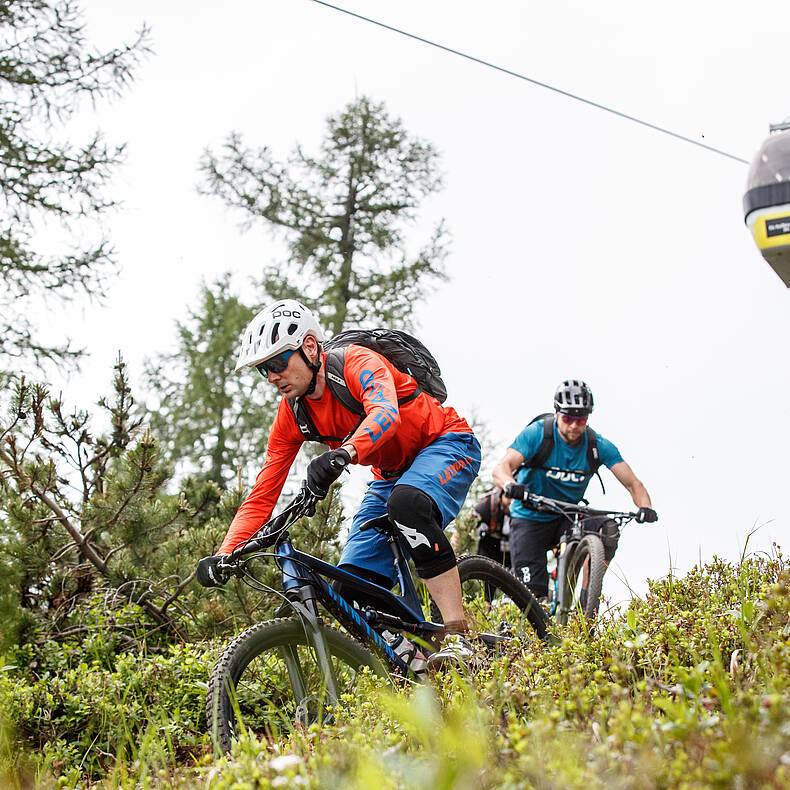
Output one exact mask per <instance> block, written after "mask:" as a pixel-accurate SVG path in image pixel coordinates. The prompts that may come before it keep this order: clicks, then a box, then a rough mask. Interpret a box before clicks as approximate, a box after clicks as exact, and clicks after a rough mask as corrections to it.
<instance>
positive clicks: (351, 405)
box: [288, 346, 422, 444]
mask: <svg viewBox="0 0 790 790" xmlns="http://www.w3.org/2000/svg"><path fill="white" fill-rule="evenodd" d="M346 348H347V346H342V347H341V348H332V349H330V350H329V351H327V352H326V358H325V363H324V376H325V377H326V383H327V386H328V387H329V391H330V392H331V393H332V396H333V397H334V398H335V400H337V401H338V402H339V403H340V405H341V406H343V408H345V409H348V410H349V411H350V412H351V413H352V414H357V415H359V420H357V424H356V425H355V426H354V427H353V428H352V429H351V431H350V432H349V433H348V434H347V435H346V436H322V435H321V434H320V433H319V432H318V429H317V428H316V427H315V423H314V422H313V420H312V418H311V417H310V414H309V412H308V411H307V407H306V406H305V404H304V402H303V399H302V398H289V399H288V405H289V406H290V407H291V412H292V413H293V415H294V420H295V421H296V427H297V428H298V429H299V432H300V433H301V434H302V436H303V437H304V440H305V441H306V442H321V443H322V444H326V443H327V442H344V441H345V440H346V439H348V438H349V437H350V436H351V435H353V433H354V432H355V431H356V430H357V428H359V426H360V425H361V424H362V422H363V420H364V419H365V417H366V416H367V415H366V413H365V407H364V406H363V405H362V404H361V403H360V402H359V401H358V400H357V399H356V398H355V397H354V396H353V395H352V394H351V392H350V391H349V389H348V384H346V379H345V375H344V370H345V364H346ZM421 392H422V389H421V388H420V385H419V384H418V385H417V387H416V388H415V390H414V392H410V393H409V394H408V395H406V396H404V397H403V398H398V406H403V404H405V403H410V402H411V401H413V400H414V399H415V398H416V397H417V396H418V395H419V394H420V393H421Z"/></svg>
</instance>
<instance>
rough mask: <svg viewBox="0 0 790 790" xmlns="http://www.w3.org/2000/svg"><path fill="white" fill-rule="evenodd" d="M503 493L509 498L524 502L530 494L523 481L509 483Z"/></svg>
mask: <svg viewBox="0 0 790 790" xmlns="http://www.w3.org/2000/svg"><path fill="white" fill-rule="evenodd" d="M502 493H503V494H504V495H505V496H506V497H507V498H508V499H518V500H520V501H522V502H523V501H524V500H525V499H526V498H527V497H528V496H529V491H528V490H527V487H526V486H525V485H522V484H521V483H508V484H507V485H506V486H505V488H504V490H503V491H502Z"/></svg>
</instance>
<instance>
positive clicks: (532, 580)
mask: <svg viewBox="0 0 790 790" xmlns="http://www.w3.org/2000/svg"><path fill="white" fill-rule="evenodd" d="M561 529H562V524H561V521H560V519H552V520H551V521H537V520H534V519H528V518H513V519H511V520H510V561H511V563H512V568H513V573H514V574H515V576H516V578H517V579H518V580H519V581H521V582H523V583H524V584H526V585H527V587H529V589H530V590H531V591H532V593H533V595H534V596H535V597H536V598H543V597H546V596H548V594H549V573H548V570H547V568H546V552H547V551H548V550H549V549H550V548H552V546H555V545H556V544H557V540H558V539H559V537H560V532H561Z"/></svg>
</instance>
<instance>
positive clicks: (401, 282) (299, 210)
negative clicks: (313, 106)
mask: <svg viewBox="0 0 790 790" xmlns="http://www.w3.org/2000/svg"><path fill="white" fill-rule="evenodd" d="M437 159H438V157H437V154H436V152H435V151H434V149H433V147H432V146H431V145H430V144H428V143H426V142H424V141H422V140H419V139H417V138H414V137H412V136H410V135H409V134H408V133H407V132H406V130H405V129H404V127H403V124H402V123H401V121H400V120H398V119H395V118H392V117H390V116H389V115H388V113H387V112H386V110H385V108H384V105H383V104H376V103H374V102H372V101H371V100H370V99H368V98H365V97H363V98H361V99H359V100H357V101H355V102H353V103H351V104H349V105H348V106H347V107H346V108H345V109H344V110H343V111H342V112H341V113H339V114H338V115H336V116H332V117H330V118H329V119H328V121H327V133H326V136H325V139H324V142H323V144H322V146H321V153H320V156H319V157H317V158H314V157H311V156H308V155H307V154H305V153H304V151H303V150H302V149H301V148H300V147H297V148H296V150H295V151H294V152H293V154H292V155H291V156H290V158H289V159H288V161H287V162H285V163H281V162H278V161H277V160H276V159H275V158H274V157H273V155H272V153H271V151H270V150H269V149H268V148H266V147H263V148H260V149H258V150H253V149H250V148H247V147H246V146H245V145H244V144H243V142H242V138H241V135H239V134H237V133H233V134H231V135H230V136H229V138H228V140H227V142H226V144H225V146H224V147H223V149H222V152H221V153H220V154H214V153H213V152H212V151H211V150H207V151H206V152H205V154H204V156H203V158H202V160H201V163H200V169H201V172H202V174H203V177H204V180H203V185H202V187H201V191H202V192H203V193H204V194H206V195H213V196H216V197H219V198H220V199H221V200H222V201H223V202H224V203H226V204H227V205H229V206H231V207H233V208H236V209H239V211H241V212H243V214H244V216H245V224H246V225H251V224H252V223H254V222H257V221H258V220H262V221H263V222H264V223H265V224H266V225H268V226H269V227H271V228H272V229H273V230H281V231H282V232H283V233H284V235H285V238H286V239H287V240H288V248H289V252H290V259H289V261H288V263H286V264H282V265H276V266H267V267H265V268H264V273H263V282H262V285H263V288H264V290H265V291H266V292H267V293H271V294H274V295H276V296H277V297H289V296H290V297H294V298H298V299H301V300H304V301H306V302H307V303H308V304H311V305H315V306H316V309H317V311H318V313H319V315H320V316H321V318H322V321H323V323H324V326H325V327H326V329H328V330H329V332H330V333H331V334H334V333H337V332H339V331H340V330H341V329H342V328H343V327H345V326H349V325H355V326H375V325H389V326H395V327H402V328H409V327H410V326H411V325H412V322H413V312H414V309H415V306H416V304H417V302H418V301H419V300H420V299H421V298H422V297H423V296H424V294H425V291H426V289H427V287H428V285H429V283H430V282H431V281H435V280H437V279H441V278H442V277H444V273H443V261H444V257H445V255H446V251H445V231H444V227H443V224H442V223H441V222H440V223H439V224H438V225H437V227H436V228H435V230H434V232H433V234H432V236H431V238H430V240H429V241H428V243H427V244H426V246H425V247H424V248H423V249H422V250H421V251H420V252H419V253H418V254H417V255H415V256H412V257H410V256H409V255H408V253H407V250H406V241H405V230H406V228H407V227H408V225H409V224H410V223H412V222H413V221H414V220H415V218H416V211H417V208H418V206H419V205H420V202H421V200H422V199H423V198H425V197H426V196H428V195H430V194H432V193H434V192H436V191H437V190H438V189H439V188H440V186H441V177H440V174H439V172H438V166H437Z"/></svg>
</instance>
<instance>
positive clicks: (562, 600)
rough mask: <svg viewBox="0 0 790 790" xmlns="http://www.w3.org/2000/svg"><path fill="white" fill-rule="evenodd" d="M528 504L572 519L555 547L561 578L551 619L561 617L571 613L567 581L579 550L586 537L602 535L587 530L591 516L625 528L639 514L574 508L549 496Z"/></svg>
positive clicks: (557, 581)
mask: <svg viewBox="0 0 790 790" xmlns="http://www.w3.org/2000/svg"><path fill="white" fill-rule="evenodd" d="M526 502H527V504H528V506H529V507H532V508H534V509H535V510H538V511H542V512H544V513H554V514H555V515H557V516H561V517H563V518H565V519H567V520H568V522H569V524H568V526H567V527H566V529H565V531H564V532H563V534H562V537H561V538H560V542H559V546H558V547H557V548H555V553H556V555H557V576H556V578H555V580H554V585H555V587H554V591H555V595H554V600H553V601H552V604H551V616H552V617H554V616H555V615H559V616H560V617H563V616H566V615H568V614H570V611H571V604H572V601H571V600H566V598H568V596H567V595H566V589H565V587H566V585H565V578H566V576H567V572H568V565H570V563H571V561H572V560H573V556H574V554H575V553H576V548H577V547H578V545H579V542H580V541H581V539H582V538H583V537H584V536H585V535H586V534H593V535H599V536H600V530H599V529H585V527H584V519H585V517H589V516H605V517H608V518H611V519H613V520H614V521H617V522H618V527H619V528H620V529H622V527H623V525H624V524H625V523H626V522H627V521H630V520H631V519H633V518H636V513H624V512H620V511H615V510H595V509H593V508H589V507H585V506H583V505H574V504H572V503H570V502H561V501H559V500H557V499H549V498H548V497H543V496H538V495H535V494H528V496H527V500H526Z"/></svg>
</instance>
